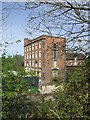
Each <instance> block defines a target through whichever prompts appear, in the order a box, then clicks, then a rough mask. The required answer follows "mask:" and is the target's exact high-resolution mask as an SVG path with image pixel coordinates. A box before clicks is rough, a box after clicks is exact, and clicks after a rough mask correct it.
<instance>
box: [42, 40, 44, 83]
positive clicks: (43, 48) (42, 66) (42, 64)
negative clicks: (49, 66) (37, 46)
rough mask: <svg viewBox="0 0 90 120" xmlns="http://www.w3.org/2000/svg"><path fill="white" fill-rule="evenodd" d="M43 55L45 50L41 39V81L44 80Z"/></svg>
mask: <svg viewBox="0 0 90 120" xmlns="http://www.w3.org/2000/svg"><path fill="white" fill-rule="evenodd" d="M44 56H45V51H44V40H42V55H41V57H42V58H41V59H42V60H41V65H42V71H41V80H42V83H43V82H44V73H45V71H44V67H45V61H44Z"/></svg>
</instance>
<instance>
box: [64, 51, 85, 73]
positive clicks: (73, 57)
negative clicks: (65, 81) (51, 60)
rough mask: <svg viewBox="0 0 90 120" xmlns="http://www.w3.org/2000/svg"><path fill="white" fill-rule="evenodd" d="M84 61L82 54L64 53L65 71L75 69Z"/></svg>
mask: <svg viewBox="0 0 90 120" xmlns="http://www.w3.org/2000/svg"><path fill="white" fill-rule="evenodd" d="M85 59H86V57H85V55H84V54H82V53H70V52H69V53H68V52H67V53H66V70H67V72H68V70H73V69H75V68H77V67H78V66H79V65H80V64H81V63H82V62H84V61H85Z"/></svg>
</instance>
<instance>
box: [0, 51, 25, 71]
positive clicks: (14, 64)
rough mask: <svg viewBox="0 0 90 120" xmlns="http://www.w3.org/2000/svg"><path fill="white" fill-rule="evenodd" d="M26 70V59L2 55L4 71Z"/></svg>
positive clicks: (19, 56) (18, 56)
mask: <svg viewBox="0 0 90 120" xmlns="http://www.w3.org/2000/svg"><path fill="white" fill-rule="evenodd" d="M19 69H24V57H23V56H21V55H14V56H6V55H5V53H3V55H2V70H3V72H4V70H5V71H6V70H15V71H20V70H19Z"/></svg>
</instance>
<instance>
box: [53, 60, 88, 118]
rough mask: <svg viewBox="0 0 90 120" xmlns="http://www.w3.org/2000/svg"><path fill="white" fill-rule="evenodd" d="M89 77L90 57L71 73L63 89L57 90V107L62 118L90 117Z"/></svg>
mask: <svg viewBox="0 0 90 120" xmlns="http://www.w3.org/2000/svg"><path fill="white" fill-rule="evenodd" d="M89 79H90V58H88V59H87V60H86V61H85V63H83V64H82V65H81V66H80V67H79V68H78V69H76V70H74V71H72V72H71V73H70V74H69V76H68V80H67V81H65V83H64V89H63V90H62V91H61V89H59V88H58V89H57V91H56V92H55V96H54V98H55V101H56V102H57V106H56V109H57V110H58V114H59V116H60V117H61V118H62V119H66V118H67V119H69V120H71V119H81V120H88V119H89V114H88V96H89V83H88V81H89Z"/></svg>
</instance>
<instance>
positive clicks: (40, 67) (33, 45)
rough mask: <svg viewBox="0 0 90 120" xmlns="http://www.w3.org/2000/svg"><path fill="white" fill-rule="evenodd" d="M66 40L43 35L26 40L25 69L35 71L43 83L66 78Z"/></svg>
mask: <svg viewBox="0 0 90 120" xmlns="http://www.w3.org/2000/svg"><path fill="white" fill-rule="evenodd" d="M65 46H66V45H65V38H62V37H53V36H47V35H42V36H40V37H38V38H35V39H33V40H29V39H28V38H25V39H24V67H25V69H26V71H30V70H34V71H36V75H37V76H39V79H40V80H42V82H43V83H45V84H46V83H49V81H50V80H51V78H54V77H61V78H63V77H64V76H65V64H66V62H65Z"/></svg>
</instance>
